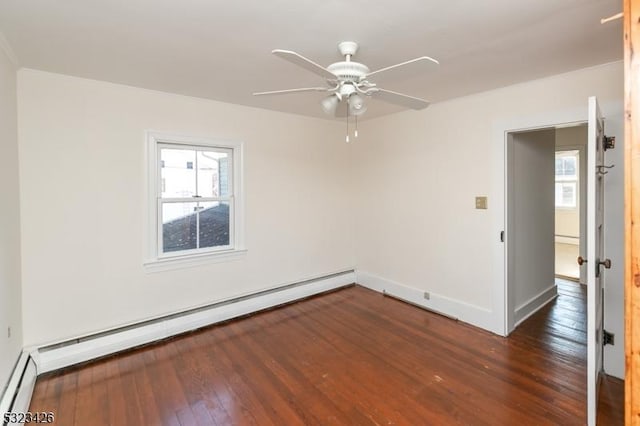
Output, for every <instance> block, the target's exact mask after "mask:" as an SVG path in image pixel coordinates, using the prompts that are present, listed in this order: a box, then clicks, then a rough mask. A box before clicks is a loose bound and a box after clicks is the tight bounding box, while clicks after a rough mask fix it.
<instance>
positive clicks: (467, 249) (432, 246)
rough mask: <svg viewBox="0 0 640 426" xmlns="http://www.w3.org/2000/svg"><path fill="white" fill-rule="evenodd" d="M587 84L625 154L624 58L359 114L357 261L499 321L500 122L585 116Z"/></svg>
mask: <svg viewBox="0 0 640 426" xmlns="http://www.w3.org/2000/svg"><path fill="white" fill-rule="evenodd" d="M591 95H596V96H598V98H599V100H600V103H601V106H602V109H603V112H604V114H605V116H608V117H609V118H610V120H609V121H608V125H611V126H610V127H611V129H612V131H614V133H615V134H617V136H618V144H619V147H618V148H617V149H616V150H615V151H616V152H615V154H614V155H615V156H618V155H621V148H620V146H621V145H622V143H621V141H622V126H621V123H622V102H623V66H622V63H621V62H616V63H612V64H607V65H602V66H599V67H595V68H590V69H585V70H580V71H576V72H572V73H568V74H563V75H558V76H554V77H550V78H546V79H541V80H536V81H531V82H527V83H523V84H518V85H514V86H510V87H506V88H502V89H498V90H494V91H490V92H486V93H480V94H477V95H473V96H468V97H464V98H458V99H454V100H451V101H447V102H441V103H437V104H434V105H432V106H431V107H429V108H428V109H426V110H424V111H419V112H406V113H400V114H395V115H391V116H386V117H381V118H379V119H375V120H371V121H366V122H363V123H361V126H360V134H361V138H360V140H359V141H358V142H357V143H355V144H354V153H353V155H354V163H353V168H354V182H355V203H356V207H355V213H356V237H355V238H356V239H355V241H356V263H357V266H358V269H359V271H366V272H367V273H369V274H371V275H374V276H377V277H381V278H384V279H386V280H388V281H389V282H391V281H393V282H395V283H400V284H402V285H405V286H407V287H412V288H416V289H419V290H420V291H429V292H432V293H435V294H438V295H441V296H443V297H446V298H447V299H449V300H450V301H453V302H456V303H458V304H460V305H464V306H471V307H473V308H477V309H476V310H477V311H480V310H483V309H484V310H486V311H487V312H489V314H490V315H491V317H492V322H491V324H490V326H488V327H487V326H485V327H486V328H489V329H492V330H493V331H496V332H498V333H500V332H503V331H504V328H505V321H504V311H505V300H504V282H505V269H504V244H503V243H501V242H500V240H499V234H500V231H501V230H503V229H504V220H505V217H504V192H505V188H504V182H505V176H504V132H505V130H516V129H525V128H533V127H538V126H543V125H551V124H560V123H565V122H570V121H581V120H586V118H587V98H588V97H589V96H591ZM616 122H617V123H618V124H616ZM617 164H620V166H616V169H615V173H616V174H612V176H611V177H610V179H608V181H607V194H608V195H607V197H608V201H607V218H606V219H607V224H606V226H607V248H608V252H609V253H612V256H613V252H616V256H615V259H614V257H612V260H614V262H616V261H617V264H616V266H615V268H620V269H619V270H612V271H610V274H609V275H608V278H607V301H608V302H607V306H608V312H609V313H608V316H607V320H608V322H610V324H608V325H607V327H609V328H612V329H615V330H617V331H616V338H617V339H619V340H618V341H617V343H616V346H615V347H614V348H615V351H611V350H610V349H607V351H608V352H607V362H606V363H605V364H606V365H605V367H606V368H607V369H608V371H610V372H612V373H613V374H616V375H620V373H621V372H622V371H623V368H624V365H623V361H624V359H623V357H622V356H621V355H620V354H621V352H619V351H621V350H622V348H623V342H621V341H622V339H621V337H622V330H623V323H622V322H621V315H622V310H623V305H622V288H623V287H622V285H623V283H622V275H621V271H622V263H623V258H622V245H623V240H622V229H623V223H622V216H621V214H622V213H621V212H622V198H621V197H622V182H621V179H622V177H621V175H619V174H618V173H620V172H621V171H622V170H621V161H617ZM381 165H382V166H383V167H381ZM614 194H615V195H614ZM477 195H486V196H488V197H489V199H488V206H489V208H488V210H476V209H475V205H474V197H475V196H477ZM612 203H615V204H616V205H615V206H611V205H610V204H612ZM614 247H615V249H614ZM618 259H619V260H618ZM615 268H614V269H615ZM466 310H469V309H466ZM614 311H615V312H616V313H614ZM476 324H478V325H483V324H479V323H477V322H476ZM610 352H615V354H613V353H612V354H611V356H609V353H610Z"/></svg>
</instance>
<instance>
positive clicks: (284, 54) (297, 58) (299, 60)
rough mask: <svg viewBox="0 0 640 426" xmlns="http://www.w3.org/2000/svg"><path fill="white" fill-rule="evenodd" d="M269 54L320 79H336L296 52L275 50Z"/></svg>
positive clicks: (320, 66)
mask: <svg viewBox="0 0 640 426" xmlns="http://www.w3.org/2000/svg"><path fill="white" fill-rule="evenodd" d="M271 53H273V54H274V55H276V56H277V57H279V58H282V59H284V60H286V61H289V62H291V63H293V64H296V65H298V66H299V67H302V68H304V69H306V70H308V71H311V72H312V73H314V74H317V75H319V76H320V77H324V78H326V79H328V80H336V79H337V78H338V77H337V76H336V75H335V74H334V73H332V72H331V71H329V70H328V69H326V68H325V67H323V66H322V65H318V64H316V63H315V62H313V61H312V60H310V59H307V58H305V57H304V56H302V55H300V54H298V53H296V52H292V51H290V50H280V49H276V50H274V51H272V52H271Z"/></svg>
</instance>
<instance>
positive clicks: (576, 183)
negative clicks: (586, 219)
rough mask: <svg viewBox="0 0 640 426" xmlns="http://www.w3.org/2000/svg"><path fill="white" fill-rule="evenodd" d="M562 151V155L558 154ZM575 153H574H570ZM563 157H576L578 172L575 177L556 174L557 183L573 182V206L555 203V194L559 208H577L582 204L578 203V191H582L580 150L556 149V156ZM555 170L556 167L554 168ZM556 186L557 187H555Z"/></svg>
mask: <svg viewBox="0 0 640 426" xmlns="http://www.w3.org/2000/svg"><path fill="white" fill-rule="evenodd" d="M559 153H560V155H558V154H559ZM570 153H573V154H570ZM558 157H560V158H562V157H574V158H575V169H576V174H575V177H564V176H562V177H560V176H558V175H555V179H554V180H555V184H573V187H574V190H573V206H566V205H558V204H555V195H554V204H555V208H556V209H557V210H577V209H578V208H579V207H580V206H579V205H578V191H580V184H579V181H580V150H577V149H558V150H556V154H555V157H554V158H556V159H557V158H558ZM554 170H555V168H554ZM554 188H555V187H554Z"/></svg>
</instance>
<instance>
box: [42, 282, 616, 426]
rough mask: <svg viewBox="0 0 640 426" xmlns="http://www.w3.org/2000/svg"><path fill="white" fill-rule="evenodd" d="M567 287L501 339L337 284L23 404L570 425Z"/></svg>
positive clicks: (116, 421) (54, 385) (580, 367)
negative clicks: (335, 287)
mask: <svg viewBox="0 0 640 426" xmlns="http://www.w3.org/2000/svg"><path fill="white" fill-rule="evenodd" d="M580 297H584V294H583V289H581V287H580V286H579V285H573V286H567V285H561V287H560V296H559V297H558V298H557V299H556V301H554V302H553V303H551V304H549V305H548V306H547V307H545V308H544V309H542V310H541V311H540V312H538V313H537V314H536V315H534V316H533V317H532V318H530V319H529V320H528V321H527V322H525V323H524V324H522V325H521V326H520V327H519V328H518V329H517V330H516V331H515V332H514V333H513V334H512V335H511V336H510V337H509V338H508V339H505V338H501V337H498V336H495V335H493V334H491V333H488V332H485V331H482V330H479V329H477V328H474V327H471V326H468V325H465V324H463V323H458V322H455V321H453V320H450V319H446V318H444V317H441V316H438V315H435V314H432V313H429V312H426V311H424V310H421V309H418V308H416V307H414V306H411V305H408V304H406V303H403V302H400V301H398V300H395V299H392V298H389V297H385V296H383V295H381V294H378V293H375V292H373V291H370V290H367V289H364V288H362V287H357V286H355V287H349V288H346V289H342V290H339V291H336V292H333V293H329V294H324V295H321V296H318V297H314V298H311V299H307V300H304V301H301V302H298V303H295V304H292V305H288V306H285V307H282V308H279V309H275V310H271V311H267V312H262V313H259V314H256V315H253V316H250V317H247V318H243V319H239V320H236V321H230V322H227V323H224V324H220V325H216V326H212V327H208V328H206V329H203V330H200V331H197V332H193V333H189V334H186V335H182V336H179V337H176V338H173V339H171V340H167V341H164V342H160V343H158V344H155V345H151V346H147V347H144V348H140V349H136V350H133V351H129V352H126V353H122V354H119V355H116V356H113V357H109V358H106V359H102V360H99V361H96V362H93V363H90V364H86V365H83V366H79V367H75V368H71V369H67V370H65V371H61V372H56V373H53V374H51V375H48V376H45V377H41V378H39V379H38V381H37V383H36V388H35V391H34V396H33V399H32V404H31V408H30V409H31V411H53V412H54V413H55V414H56V419H57V421H56V424H59V425H64V426H67V425H69V426H71V425H96V426H98V425H182V426H185V425H316V424H318V425H320V424H323V425H324V424H335V425H368V424H372V425H391V424H394V425H428V424H433V425H442V424H468V425H513V424H522V425H529V424H540V425H544V424H561V425H572V424H576V425H577V424H584V421H585V402H584V401H585V392H586V390H585V389H586V378H585V354H586V351H585V344H584V342H585V309H584V306H581V305H580V303H582V302H580ZM576 301H578V303H576ZM615 385H616V384H615V383H614V384H613V389H617V388H616V386H615ZM611 394H612V395H614V397H612V398H611V401H612V402H611V404H610V407H609V411H610V412H611V413H615V412H617V411H618V410H622V407H621V406H620V405H616V404H617V402H616V401H617V400H616V397H615V391H612V392H611ZM603 415H604V416H605V417H604V420H602V421H603V422H605V421H609V420H611V419H613V421H614V423H612V424H615V419H614V418H613V416H612V415H607V414H606V413H604V414H603ZM603 424H604V423H603Z"/></svg>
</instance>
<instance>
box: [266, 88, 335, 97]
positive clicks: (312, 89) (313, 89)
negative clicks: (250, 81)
mask: <svg viewBox="0 0 640 426" xmlns="http://www.w3.org/2000/svg"><path fill="white" fill-rule="evenodd" d="M327 91H329V89H328V88H326V87H301V88H300V89H285V90H272V91H270V92H255V93H254V94H253V96H263V95H286V94H288V93H301V92H327Z"/></svg>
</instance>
